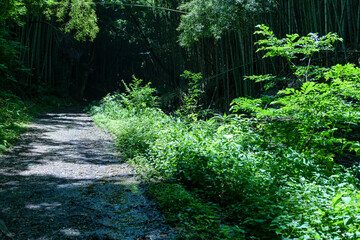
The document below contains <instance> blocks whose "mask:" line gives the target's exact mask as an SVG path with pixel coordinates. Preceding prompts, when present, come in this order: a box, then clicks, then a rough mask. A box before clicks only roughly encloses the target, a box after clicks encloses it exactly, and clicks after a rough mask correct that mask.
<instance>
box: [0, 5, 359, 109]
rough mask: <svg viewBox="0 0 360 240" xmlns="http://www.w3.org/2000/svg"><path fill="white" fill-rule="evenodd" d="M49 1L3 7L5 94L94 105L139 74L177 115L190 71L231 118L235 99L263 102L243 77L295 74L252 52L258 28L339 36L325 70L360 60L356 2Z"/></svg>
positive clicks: (210, 102) (210, 101)
mask: <svg viewBox="0 0 360 240" xmlns="http://www.w3.org/2000/svg"><path fill="white" fill-rule="evenodd" d="M48 2H54V5H51V4H50V5H49V6H47V5H45V4H41V1H40V2H37V3H38V4H35V3H36V1H35V2H34V1H8V2H6V1H5V2H2V3H1V4H2V5H1V8H2V10H1V12H0V14H1V16H2V17H1V22H0V23H1V25H0V26H1V28H0V29H1V31H0V33H1V34H0V41H1V51H0V66H1V68H0V77H1V88H2V90H11V91H13V92H15V93H16V94H20V95H21V94H25V95H27V96H28V97H32V96H33V95H37V94H39V89H40V90H43V91H50V92H51V93H52V94H55V95H58V96H61V97H72V98H75V99H78V100H84V99H86V100H88V101H90V100H94V99H99V98H101V97H103V96H104V95H106V94H107V93H109V92H111V91H114V90H117V89H120V91H121V90H123V89H122V84H121V80H125V82H128V81H130V80H131V77H132V75H135V76H136V77H138V78H143V79H144V80H145V81H146V82H147V81H151V82H152V84H153V85H152V86H153V87H155V88H156V89H157V91H158V94H159V95H161V96H162V103H163V106H172V105H174V104H175V105H176V104H177V102H178V101H179V96H180V95H181V91H183V90H184V88H186V82H185V80H184V79H183V78H181V77H180V75H181V74H182V73H183V72H184V70H190V71H192V72H201V73H202V74H203V81H202V87H203V88H204V90H205V91H206V94H207V97H206V98H205V99H206V100H205V101H206V102H205V103H204V105H206V106H209V107H211V108H216V109H220V110H226V109H228V106H229V103H230V101H231V100H232V99H234V98H235V97H239V96H256V95H258V94H259V89H260V87H261V86H260V85H255V84H254V83H253V82H251V81H249V80H244V76H247V75H253V74H263V73H276V74H277V75H280V76H281V75H283V76H286V75H287V74H288V69H287V65H286V64H285V62H283V61H281V60H277V59H272V60H268V59H262V55H261V54H258V53H256V52H255V49H256V47H255V46H254V42H255V41H256V40H257V39H256V38H258V37H257V36H254V35H253V34H252V33H253V32H254V29H255V26H256V25H257V24H266V25H267V26H269V27H270V28H271V29H274V31H275V34H276V35H277V36H283V37H284V36H285V34H287V33H298V34H300V35H306V34H307V33H309V32H316V33H319V35H324V34H326V33H328V32H336V33H338V34H339V36H340V37H342V38H343V39H344V41H343V43H342V44H340V45H338V47H337V49H336V54H335V55H329V56H328V55H326V54H322V55H320V54H319V55H318V56H316V57H315V61H316V62H321V63H322V64H323V65H327V66H330V65H332V64H334V63H345V62H352V63H358V58H359V34H360V19H359V18H360V2H359V1H357V0H304V1H296V0H278V1H264V0H263V1H219V0H211V1H201V0H193V1H175V0H154V1H138V2H136V4H135V3H134V1H132V2H128V3H127V2H126V1H99V2H96V3H95V2H92V1H83V2H82V1H72V2H71V3H66V1H60V2H55V1H48ZM61 4H62V5H61ZM81 4H83V5H84V6H83V7H82V8H81V7H78V8H76V6H77V5H81ZM86 4H88V5H86ZM59 6H62V8H60V7H59ZM81 6H82V5H81ZM21 8H24V10H23V11H21ZM92 10H93V11H94V12H91V11H92ZM11 11H12V12H11ZM76 13H78V14H76ZM61 14H62V15H61ZM74 16H76V17H74ZM86 22H89V23H86ZM98 29H99V32H98V33H97V31H98ZM96 33H97V35H96V37H94V36H95V34H96ZM74 36H75V38H76V39H75V38H74ZM330 56H331V57H330ZM45 89H46V90H45Z"/></svg>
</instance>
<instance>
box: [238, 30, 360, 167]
mask: <svg viewBox="0 0 360 240" xmlns="http://www.w3.org/2000/svg"><path fill="white" fill-rule="evenodd" d="M259 28H260V30H259V31H257V32H255V33H257V34H262V35H264V36H266V39H263V40H259V41H258V42H257V44H259V45H261V47H260V48H259V50H264V51H266V54H265V56H264V57H274V56H283V57H285V58H286V59H287V60H288V61H289V64H290V66H291V68H292V69H294V76H295V78H296V79H298V81H299V82H300V84H299V87H297V88H286V89H284V90H281V91H279V92H278V93H277V95H276V96H274V97H273V98H269V97H263V98H261V99H253V100H252V99H247V98H238V99H235V100H234V101H233V102H232V110H233V111H234V112H243V113H247V114H249V115H251V116H253V117H255V118H256V119H257V121H258V124H257V127H258V129H259V130H260V131H261V132H262V133H263V136H264V137H265V139H266V141H267V142H268V143H269V144H273V143H274V142H276V143H280V144H282V145H285V146H291V147H293V148H294V149H297V150H299V151H302V152H307V153H309V154H312V155H316V156H317V157H318V159H320V160H322V161H323V162H325V163H327V164H328V165H329V167H330V168H331V166H332V162H333V160H334V158H335V156H340V155H342V154H344V151H345V153H347V154H354V153H355V152H352V151H356V152H357V151H358V149H359V145H358V142H357V141H353V140H352V139H351V138H349V137H348V136H349V133H350V132H351V131H352V130H353V129H354V128H356V126H357V125H358V124H359V122H360V111H359V110H360V109H359V105H358V103H359V100H360V99H359V94H360V91H359V87H360V83H359V76H358V74H359V72H360V69H359V68H357V67H355V66H354V65H353V64H346V65H336V66H333V67H331V68H321V67H318V66H312V65H310V62H311V56H312V55H313V54H314V53H315V52H319V51H320V50H329V49H331V48H332V47H333V43H334V42H335V41H336V40H339V38H338V37H337V36H336V35H335V34H328V35H326V36H323V37H319V36H317V35H316V34H309V35H308V36H306V37H301V38H299V36H298V35H297V34H293V35H287V38H284V39H277V38H276V37H275V36H274V34H273V33H272V32H271V31H270V30H269V29H268V28H267V27H265V26H259ZM289 50H290V51H289ZM300 56H301V57H303V59H302V60H304V59H308V61H307V62H306V65H305V66H298V65H296V64H295V63H293V61H294V59H297V58H299V57H300ZM320 70H321V71H320ZM266 76H267V77H264V76H252V77H250V79H255V80H259V81H264V80H265V81H266V80H269V79H270V77H269V76H268V75H266ZM273 79H276V78H273ZM273 79H272V80H273ZM357 140H358V139H357Z"/></svg>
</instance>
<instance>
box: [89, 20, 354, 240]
mask: <svg viewBox="0 0 360 240" xmlns="http://www.w3.org/2000/svg"><path fill="white" fill-rule="evenodd" d="M259 29H260V30H259V31H257V34H261V35H264V36H265V38H266V39H265V40H262V41H259V42H258V44H259V45H261V46H262V47H261V48H260V50H264V51H268V53H269V54H266V55H265V57H274V56H282V57H286V58H287V60H288V61H289V64H290V68H291V69H292V70H293V71H294V72H293V74H294V76H293V78H292V77H288V79H285V80H286V81H288V82H289V83H291V85H292V86H293V87H285V89H280V90H279V91H277V94H276V95H271V96H267V95H264V96H262V97H261V98H258V99H251V98H238V99H235V100H234V101H233V103H232V111H233V112H234V114H232V115H229V116H226V115H224V116H215V117H212V118H209V119H208V120H199V118H198V117H197V116H198V115H197V111H198V112H201V109H199V106H198V105H196V104H197V102H198V101H197V97H199V96H200V94H199V93H200V92H201V91H196V88H199V87H201V86H200V85H198V84H190V91H189V93H188V94H190V95H187V99H188V100H187V101H184V104H185V106H182V107H181V108H180V110H179V111H177V112H176V114H175V116H176V117H174V116H169V115H167V114H165V113H164V112H163V111H162V110H160V109H158V108H157V98H156V97H153V95H152V94H153V92H154V90H153V89H151V87H150V85H149V84H147V85H145V86H141V80H139V79H136V78H134V83H133V84H132V85H131V86H130V87H128V88H127V92H126V93H122V94H119V93H114V94H109V95H108V96H106V97H105V98H104V99H103V100H102V101H101V103H100V104H99V105H98V106H93V107H92V109H91V112H92V114H93V117H94V119H95V121H96V122H97V123H98V124H100V125H102V126H104V127H105V128H107V129H108V130H109V131H110V132H111V133H113V135H114V138H115V141H116V146H117V147H118V148H119V150H120V151H121V152H122V153H123V154H124V155H125V156H126V157H127V158H128V159H129V161H130V162H131V163H132V164H133V165H134V166H135V167H136V169H137V170H138V171H139V172H140V173H141V174H142V176H143V177H144V181H147V182H150V183H151V184H150V188H149V191H148V192H149V194H150V195H151V196H152V197H153V198H154V199H155V200H156V201H157V202H158V203H159V206H160V207H161V209H162V211H163V212H164V214H165V215H166V216H167V219H168V221H169V223H171V224H172V225H173V226H174V227H175V228H176V229H177V230H178V231H179V233H180V236H179V239H360V191H359V179H358V176H359V175H360V167H359V165H358V162H359V161H358V157H359V153H360V151H359V149H360V148H359V146H360V145H359V135H358V129H359V127H358V126H359V122H360V110H359V102H360V98H359V96H360V91H359V89H360V83H359V72H360V70H359V68H357V67H355V66H354V65H352V64H346V65H336V66H333V67H329V68H322V67H319V66H313V65H311V64H310V63H311V61H310V60H311V57H312V55H313V54H314V53H318V52H319V51H320V50H326V51H329V50H331V48H332V46H333V45H332V44H334V42H335V41H337V40H339V39H338V37H337V36H336V35H335V34H328V35H326V36H323V37H319V36H317V35H316V34H309V35H308V36H305V37H301V38H300V37H299V36H297V35H296V34H294V35H288V36H287V37H286V38H284V39H277V38H276V37H275V35H274V34H273V33H272V32H271V31H270V30H269V29H268V28H267V27H266V26H259ZM318 50H319V51H318ZM292 51H293V53H292ZM300 56H301V57H302V58H301V59H300V58H299V57H300ZM298 58H299V59H298ZM302 61H304V62H305V65H304V66H303V65H302ZM187 76H188V77H189V78H193V79H192V80H193V81H190V83H196V80H198V78H199V77H200V75H197V74H189V73H188V74H187ZM249 79H253V80H256V81H258V82H263V83H265V87H266V88H272V87H274V86H276V85H277V81H283V80H284V77H279V76H272V75H262V76H252V77H249ZM279 79H281V80H279ZM192 88H194V89H192ZM140 93H141V94H140ZM191 93H194V94H191ZM194 111H195V112H194ZM344 156H347V157H348V158H350V159H351V162H352V164H351V165H352V166H351V167H347V168H345V167H344V166H342V165H339V164H337V162H341V160H342V158H344Z"/></svg>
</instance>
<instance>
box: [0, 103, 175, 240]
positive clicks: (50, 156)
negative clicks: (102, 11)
mask: <svg viewBox="0 0 360 240" xmlns="http://www.w3.org/2000/svg"><path fill="white" fill-rule="evenodd" d="M113 152H114V151H113V148H112V140H111V137H110V136H109V135H108V134H106V133H104V132H103V131H101V130H100V129H99V128H98V127H96V126H95V125H94V124H93V122H92V120H91V118H90V117H89V116H88V115H87V114H84V113H81V111H79V109H78V108H71V109H63V111H58V112H53V113H48V114H44V115H43V116H41V117H39V118H38V119H36V120H35V121H34V123H33V124H32V125H31V126H30V130H29V131H28V132H27V133H26V134H24V135H23V136H22V139H21V140H20V142H19V144H18V145H17V146H16V147H14V148H13V149H11V151H9V152H8V153H7V154H6V155H5V156H2V157H0V219H3V220H4V221H5V223H6V225H7V227H8V228H9V230H10V232H11V233H12V236H13V239H19V240H20V239H42V240H45V239H173V237H174V233H173V232H172V231H171V230H169V229H168V228H167V226H166V225H164V223H163V218H162V217H161V216H160V215H159V214H158V213H157V212H156V210H155V209H154V205H153V204H152V203H151V201H149V200H148V199H146V197H144V195H143V191H142V188H141V187H140V185H139V182H138V181H137V178H136V176H135V175H134V173H133V172H132V170H131V167H130V166H129V165H127V164H126V163H122V162H121V161H120V158H119V157H118V156H116V155H114V154H113ZM2 237H3V238H4V239H5V237H4V236H1V235H0V239H2Z"/></svg>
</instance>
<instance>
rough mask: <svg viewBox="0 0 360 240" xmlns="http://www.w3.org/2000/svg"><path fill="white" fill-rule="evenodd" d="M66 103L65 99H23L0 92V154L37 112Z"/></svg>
mask: <svg viewBox="0 0 360 240" xmlns="http://www.w3.org/2000/svg"><path fill="white" fill-rule="evenodd" d="M66 104H68V102H67V101H65V100H62V99H59V98H56V97H53V96H42V97H40V98H39V99H36V100H32V101H29V100H23V99H21V98H20V97H18V96H16V95H15V94H12V93H11V92H6V91H2V92H0V154H1V153H3V152H4V151H5V150H6V149H8V148H9V147H11V146H12V145H13V144H14V143H15V142H16V140H17V139H18V137H19V135H20V134H21V133H23V132H25V131H26V130H27V124H28V123H29V122H30V121H31V119H32V118H33V117H34V116H36V115H38V114H39V113H41V112H43V111H46V110H49V109H51V108H54V107H59V106H63V105H66Z"/></svg>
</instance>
